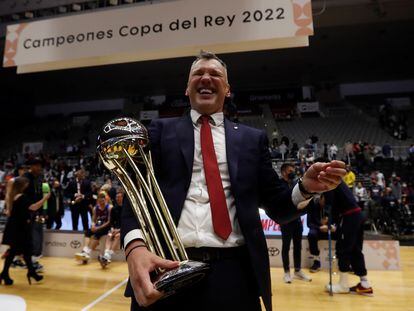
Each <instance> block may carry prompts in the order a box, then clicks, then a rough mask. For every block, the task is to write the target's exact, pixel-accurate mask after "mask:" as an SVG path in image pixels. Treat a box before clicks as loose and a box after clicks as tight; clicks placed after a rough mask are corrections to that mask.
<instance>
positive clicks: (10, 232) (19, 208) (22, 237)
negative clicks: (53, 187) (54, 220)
mask: <svg viewBox="0 0 414 311" xmlns="http://www.w3.org/2000/svg"><path fill="white" fill-rule="evenodd" d="M28 186H29V180H28V179H27V178H25V177H17V178H16V179H15V180H14V182H13V185H12V188H11V192H10V196H9V204H8V206H9V208H10V217H9V218H8V220H7V224H6V227H5V230H4V235H3V241H2V244H6V245H9V246H10V249H9V251H8V254H7V257H6V260H5V261H4V267H3V271H2V272H1V274H0V284H1V283H2V282H3V281H4V283H5V284H6V285H12V284H13V280H12V279H11V278H10V276H9V269H10V266H11V264H12V262H13V258H14V256H15V255H16V254H18V253H22V254H23V258H24V261H25V262H26V266H27V269H28V273H27V280H28V282H29V284H31V278H34V279H35V280H36V281H37V282H38V281H40V280H42V279H43V276H41V275H38V274H37V273H36V270H35V267H34V266H33V263H32V246H33V240H32V223H33V222H32V220H33V218H32V215H31V212H34V211H37V210H39V209H40V208H41V207H42V206H43V204H44V203H45V202H46V201H47V200H48V199H49V196H50V195H49V194H47V195H46V196H44V197H43V198H41V199H40V200H38V201H37V202H34V203H32V202H31V200H30V198H29V196H28V195H27V194H26V193H25V190H26V189H27V187H28Z"/></svg>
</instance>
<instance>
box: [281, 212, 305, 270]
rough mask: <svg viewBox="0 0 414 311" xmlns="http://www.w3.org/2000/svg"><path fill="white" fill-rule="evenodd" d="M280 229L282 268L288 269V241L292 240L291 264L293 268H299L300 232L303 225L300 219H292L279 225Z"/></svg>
mask: <svg viewBox="0 0 414 311" xmlns="http://www.w3.org/2000/svg"><path fill="white" fill-rule="evenodd" d="M280 228H281V231H282V261H283V269H284V270H285V271H289V269H290V267H289V266H290V263H289V261H290V260H289V250H290V241H292V240H293V264H294V266H295V270H296V271H298V270H300V267H301V258H302V256H301V252H302V232H303V226H302V222H301V221H300V219H298V220H294V221H292V222H290V223H288V224H285V225H281V226H280Z"/></svg>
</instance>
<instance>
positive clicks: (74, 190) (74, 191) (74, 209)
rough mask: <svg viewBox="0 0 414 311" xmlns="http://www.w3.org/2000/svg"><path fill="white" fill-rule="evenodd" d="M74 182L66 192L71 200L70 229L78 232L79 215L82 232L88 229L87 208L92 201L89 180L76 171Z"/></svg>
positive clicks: (83, 172)
mask: <svg viewBox="0 0 414 311" xmlns="http://www.w3.org/2000/svg"><path fill="white" fill-rule="evenodd" d="M75 175H76V178H75V180H73V181H71V182H70V183H69V185H68V188H67V192H68V196H69V197H70V198H71V200H72V201H71V207H70V211H71V214H72V229H73V230H76V231H77V230H78V222H79V215H80V216H81V218H82V226H83V230H84V232H86V231H87V230H88V228H89V219H88V208H89V204H90V202H91V199H92V187H91V183H90V181H89V180H87V179H86V178H85V171H84V170H83V169H80V170H78V171H77V172H76V173H75Z"/></svg>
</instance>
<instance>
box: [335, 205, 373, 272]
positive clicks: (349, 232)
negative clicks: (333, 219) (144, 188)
mask: <svg viewBox="0 0 414 311" xmlns="http://www.w3.org/2000/svg"><path fill="white" fill-rule="evenodd" d="M363 222H364V218H363V216H362V213H353V214H350V215H346V216H344V217H343V218H342V221H341V224H340V225H339V228H338V232H337V237H338V240H337V242H336V256H337V258H338V266H339V271H341V272H348V271H349V268H350V266H351V267H352V270H353V271H354V273H355V274H356V275H358V276H364V275H367V269H366V267H365V258H364V254H363V253H362V246H363V241H364V230H363V229H364V228H363Z"/></svg>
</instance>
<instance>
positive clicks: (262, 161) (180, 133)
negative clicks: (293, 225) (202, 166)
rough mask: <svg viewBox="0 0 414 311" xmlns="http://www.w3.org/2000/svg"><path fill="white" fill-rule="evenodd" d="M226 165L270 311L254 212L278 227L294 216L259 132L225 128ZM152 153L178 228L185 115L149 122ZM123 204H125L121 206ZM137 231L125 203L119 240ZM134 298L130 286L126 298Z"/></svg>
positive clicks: (189, 142) (186, 171) (186, 149)
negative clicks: (262, 210)
mask: <svg viewBox="0 0 414 311" xmlns="http://www.w3.org/2000/svg"><path fill="white" fill-rule="evenodd" d="M224 126H225V137H226V153H227V162H228V168H229V174H230V181H231V190H232V194H233V196H234V199H235V205H236V210H237V219H238V221H239V224H240V228H241V231H242V233H243V235H244V238H245V241H246V246H247V248H248V251H249V254H250V259H251V264H252V270H253V273H254V276H255V278H256V280H257V285H258V287H259V290H260V295H261V296H262V298H263V301H264V304H265V306H266V309H267V310H271V309H272V306H271V283H270V267H269V257H268V251H267V245H266V240H265V236H264V233H263V229H262V225H261V221H260V216H259V211H258V206H259V205H260V206H263V207H264V208H265V210H266V213H267V214H268V215H269V217H271V218H273V219H275V220H276V221H278V222H279V223H280V222H282V223H283V222H287V221H290V220H292V219H294V218H296V217H298V216H300V215H299V213H298V211H297V208H296V207H295V206H294V205H293V203H292V199H291V190H289V189H286V188H285V187H284V186H283V184H282V183H281V180H280V179H279V177H278V176H277V174H276V172H275V171H274V169H273V168H272V164H271V160H270V154H269V151H268V140H267V136H266V134H265V133H264V132H263V131H260V130H257V129H254V128H250V127H247V126H245V125H242V124H236V123H233V122H231V121H229V120H227V119H225V122H224ZM148 131H149V136H150V142H151V152H152V156H153V162H154V170H155V173H156V177H157V180H158V183H159V185H160V187H161V190H162V192H163V194H164V197H165V200H166V202H167V205H168V207H169V209H170V211H171V215H172V217H173V219H174V222H175V224H176V225H178V221H179V219H180V215H181V211H182V208H183V205H184V201H185V198H186V196H187V192H188V188H189V186H190V182H191V176H192V169H193V159H194V129H193V124H192V121H191V118H190V116H189V115H186V116H183V117H181V118H171V119H158V120H153V121H152V123H151V124H150V126H149V128H148ZM125 201H127V200H125ZM136 228H139V226H138V224H137V222H136V220H135V218H134V215H133V212H132V210H131V208H130V206H129V203H126V204H125V207H124V208H123V217H122V228H121V234H122V239H123V238H124V237H125V235H126V234H127V233H128V232H129V231H130V230H133V229H136ZM131 294H132V291H131V288H130V286H128V287H127V290H126V295H127V296H130V295H131Z"/></svg>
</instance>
